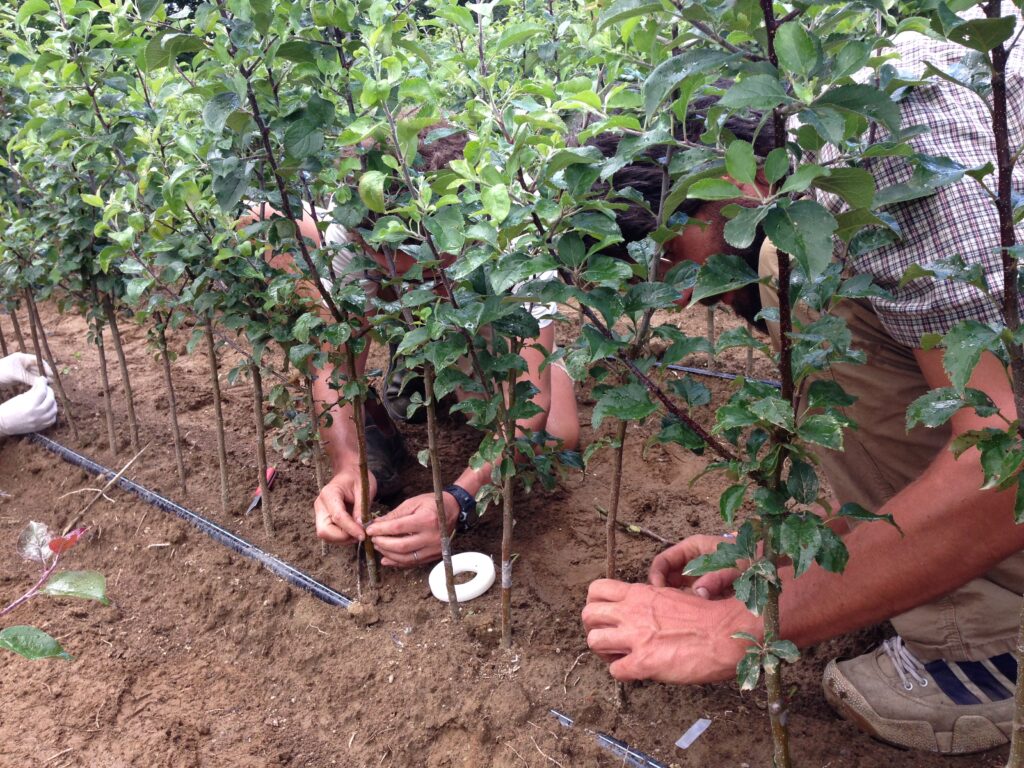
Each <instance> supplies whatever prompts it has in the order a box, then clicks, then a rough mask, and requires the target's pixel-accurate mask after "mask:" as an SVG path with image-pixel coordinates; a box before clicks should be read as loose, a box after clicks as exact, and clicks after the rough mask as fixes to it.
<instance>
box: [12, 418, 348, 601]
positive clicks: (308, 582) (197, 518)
mask: <svg viewBox="0 0 1024 768" xmlns="http://www.w3.org/2000/svg"><path fill="white" fill-rule="evenodd" d="M29 437H30V438H31V439H32V440H33V441H35V442H37V443H39V445H41V446H43V447H44V448H46V449H47V450H48V451H52V452H53V453H55V454H57V455H58V456H60V457H61V458H62V459H64V461H66V462H68V463H69V464H74V465H75V466H76V467H80V468H82V469H84V470H85V471H86V472H91V473H92V474H94V475H98V476H100V477H103V478H112V477H114V476H115V475H116V474H117V473H116V472H112V471H111V470H109V469H107V468H106V467H103V466H101V465H99V464H97V463H96V462H94V461H92V460H91V459H87V458H86V457H85V456H82V455H81V454H78V453H75V452H74V451H72V450H71V449H70V448H65V447H64V446H63V445H61V444H60V443H58V442H56V441H54V440H51V439H50V438H48V437H43V436H42V435H40V434H32V435H29ZM117 485H118V486H120V487H121V488H123V489H124V490H126V491H131V492H132V493H134V494H135V495H136V496H138V497H139V498H140V499H142V500H143V501H145V502H146V503H148V504H152V505H153V506H154V507H156V508H157V509H161V510H163V511H164V512H170V513H171V514H172V515H177V516H178V517H180V518H181V519H182V520H184V521H185V522H187V523H191V524H192V525H193V526H195V527H196V528H198V529H199V530H200V531H202V532H203V533H205V534H206V535H207V536H209V537H210V538H211V539H213V540H214V541H216V542H218V543H219V544H223V545H224V546H225V547H227V548H228V549H232V550H234V551H235V552H237V553H238V554H240V555H242V556H243V557H248V558H249V559H251V560H255V561H256V562H257V563H259V564H260V565H262V566H263V567H264V568H266V569H267V570H268V571H270V572H271V573H273V574H274V575H275V576H278V577H280V578H282V579H284V580H285V581H287V582H288V583H289V584H291V585H293V586H296V587H298V588H299V589H304V590H306V591H307V592H309V593H310V594H312V595H313V597H317V598H319V599H321V600H323V601H324V602H325V603H327V604H329V605H337V606H340V607H342V608H348V606H350V605H351V604H352V600H351V599H350V598H348V597H345V595H343V594H341V593H340V592H335V591H334V590H333V589H331V588H330V587H328V586H326V585H324V584H321V583H320V582H319V581H317V580H316V579H314V578H313V577H312V576H310V575H309V574H307V573H303V572H302V571H300V570H298V569H297V568H295V567H293V566H291V565H289V564H288V563H286V562H284V560H279V559H278V558H276V557H274V556H273V555H272V554H270V553H269V552H264V551H263V550H262V549H260V548H259V547H257V546H256V545H254V544H250V543H249V542H248V541H246V540H245V539H240V538H239V537H238V536H235V534H233V533H231V532H230V531H227V530H225V529H223V528H221V527H220V526H219V525H217V524H216V523H214V522H213V521H211V520H207V519H206V518H205V517H203V516H202V515H198V514H196V513H195V512H193V511H191V510H189V509H185V507H183V506H181V505H180V504H176V503H175V502H173V501H171V500H170V499H166V498H164V497H163V496H161V495H160V494H158V493H153V491H150V490H148V489H146V488H143V487H142V486H141V485H139V484H138V483H133V482H132V481H131V480H129V479H127V478H125V477H121V478H118V480H117Z"/></svg>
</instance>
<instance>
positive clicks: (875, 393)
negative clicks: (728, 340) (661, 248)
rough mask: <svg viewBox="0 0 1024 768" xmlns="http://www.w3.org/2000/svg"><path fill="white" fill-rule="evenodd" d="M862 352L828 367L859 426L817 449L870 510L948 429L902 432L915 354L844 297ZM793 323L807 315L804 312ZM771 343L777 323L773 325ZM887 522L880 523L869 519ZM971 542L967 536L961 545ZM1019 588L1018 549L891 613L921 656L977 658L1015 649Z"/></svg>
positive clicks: (842, 309) (843, 492) (769, 263)
mask: <svg viewBox="0 0 1024 768" xmlns="http://www.w3.org/2000/svg"><path fill="white" fill-rule="evenodd" d="M760 273H761V276H762V277H764V276H766V275H771V276H772V277H774V278H777V276H778V260H777V256H776V252H775V248H774V246H772V245H771V244H770V243H765V247H764V248H762V249H761V259H760ZM776 282H777V281H773V282H772V284H771V285H764V284H762V285H761V301H762V303H763V304H764V306H776V307H777V306H778V295H777V293H776V291H775V287H774V285H775V284H776ZM834 314H836V315H838V316H840V317H843V318H844V319H845V320H846V323H847V325H848V327H849V329H850V331H851V333H852V334H853V340H854V341H853V343H854V346H855V347H856V348H858V349H861V350H863V351H864V352H865V353H866V355H867V362H866V363H865V364H864V365H849V364H840V365H836V366H834V367H833V368H832V369H831V370H830V372H829V374H828V375H830V376H831V378H832V379H833V380H835V381H836V382H837V383H838V384H839V385H840V386H842V387H843V389H844V390H846V392H847V393H849V394H850V395H854V396H856V397H857V398H858V399H857V402H856V403H855V404H854V405H852V406H851V407H850V408H848V409H846V413H847V415H848V416H849V417H850V418H851V419H852V420H853V422H854V423H855V424H856V425H857V429H848V430H846V433H845V435H844V438H843V441H844V447H845V450H844V451H830V450H827V449H824V448H821V449H817V456H818V458H819V460H820V461H821V465H822V468H823V469H824V471H825V474H826V476H827V477H828V479H829V482H830V483H831V485H832V490H833V492H834V494H835V497H836V499H837V501H839V502H840V503H841V504H842V503H846V502H849V501H855V502H857V503H859V504H861V505H862V506H864V507H866V508H867V509H869V510H877V509H879V508H880V507H881V506H882V505H883V504H885V502H886V501H888V500H889V499H890V498H892V497H893V496H894V495H895V494H896V493H898V492H899V491H900V490H901V489H902V488H903V487H904V486H906V485H908V484H909V483H910V482H911V481H913V480H915V479H916V478H917V477H919V476H920V475H921V474H922V473H923V472H924V470H925V468H926V467H927V466H928V465H929V464H930V463H931V461H932V459H933V457H934V456H935V455H936V453H938V452H939V451H941V450H945V446H946V443H947V441H948V440H949V437H950V433H949V429H948V427H946V428H943V429H927V428H925V427H917V428H915V429H913V430H911V431H910V432H907V430H906V409H907V406H908V405H909V404H910V403H911V402H912V401H913V400H915V399H916V398H917V397H919V396H920V395H922V394H924V393H925V392H927V391H928V389H929V386H928V384H927V382H926V381H925V380H924V376H923V375H922V373H921V369H920V368H919V367H918V365H917V361H916V360H915V358H914V353H913V350H911V349H908V348H906V347H904V346H902V345H900V344H898V343H897V342H896V341H894V340H893V339H892V337H891V336H890V335H889V334H888V333H887V332H886V330H885V329H884V328H883V327H882V324H881V323H880V322H879V320H878V317H877V316H876V315H875V312H874V310H873V309H872V308H871V306H870V304H869V303H868V302H867V301H849V300H848V301H844V302H842V303H840V305H839V306H838V307H837V308H836V309H835V310H834ZM796 315H797V320H798V322H799V321H803V322H807V321H808V320H812V319H813V317H810V316H809V315H810V313H809V311H808V310H806V308H805V309H804V310H803V312H801V311H800V310H799V308H798V311H797V312H796ZM770 331H771V335H772V341H773V344H775V346H776V348H777V347H778V329H777V328H774V329H770ZM872 525H884V523H872ZM964 546H970V542H964ZM1022 592H1024V552H1019V553H1017V554H1016V555H1013V556H1012V557H1009V558H1007V559H1006V560H1004V561H1002V562H1001V563H999V564H998V565H997V566H996V567H994V568H993V569H992V570H990V571H989V572H988V573H986V574H985V575H984V576H983V577H981V578H977V579H973V580H972V581H970V582H968V583H967V584H965V585H964V586H962V587H961V588H960V589H957V590H955V591H954V592H951V593H950V594H948V595H946V596H945V597H943V598H940V599H939V600H936V601H934V602H932V603H928V604H927V605H922V606H920V607H918V608H914V609H913V610H910V611H907V612H906V613H903V614H901V615H899V616H896V617H894V618H893V619H892V624H893V626H894V627H895V628H896V631H897V632H899V634H900V635H901V636H902V637H903V639H904V640H905V641H906V642H907V645H908V646H909V647H910V649H911V650H912V651H913V652H914V653H916V654H917V655H918V656H919V657H920V658H921V659H922V660H923V661H930V660H933V659H937V658H944V659H947V660H951V661H965V660H978V659H983V658H987V657H989V656H995V655H998V654H1000V653H1005V652H1007V651H1010V650H1012V649H1013V647H1014V644H1015V639H1016V632H1017V623H1018V619H1019V615H1020V610H1021V594H1022Z"/></svg>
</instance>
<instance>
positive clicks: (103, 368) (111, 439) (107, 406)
mask: <svg viewBox="0 0 1024 768" xmlns="http://www.w3.org/2000/svg"><path fill="white" fill-rule="evenodd" d="M92 332H93V338H94V339H95V340H96V352H97V354H98V355H99V359H100V382H101V383H102V384H103V413H104V415H105V416H106V420H107V442H108V443H109V444H110V453H111V455H113V456H117V430H116V429H115V428H114V405H113V403H112V402H111V396H110V376H109V375H108V373H107V351H106V349H105V348H104V346H103V325H102V323H100V320H99V318H94V319H93V331H92Z"/></svg>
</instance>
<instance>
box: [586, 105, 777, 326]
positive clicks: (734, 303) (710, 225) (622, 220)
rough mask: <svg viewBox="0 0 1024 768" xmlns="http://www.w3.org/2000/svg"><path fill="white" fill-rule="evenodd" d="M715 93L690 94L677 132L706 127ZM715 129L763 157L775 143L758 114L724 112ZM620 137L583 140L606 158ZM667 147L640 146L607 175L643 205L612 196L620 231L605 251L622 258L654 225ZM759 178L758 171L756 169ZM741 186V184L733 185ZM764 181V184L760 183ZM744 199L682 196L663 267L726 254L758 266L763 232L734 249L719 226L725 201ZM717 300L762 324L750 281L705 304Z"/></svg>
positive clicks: (689, 133) (695, 136) (690, 136)
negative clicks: (631, 191) (676, 230)
mask: <svg viewBox="0 0 1024 768" xmlns="http://www.w3.org/2000/svg"><path fill="white" fill-rule="evenodd" d="M717 100H718V97H716V96H704V97H701V98H698V99H694V100H693V102H691V104H690V108H689V111H688V113H687V120H686V126H685V130H684V129H682V128H680V129H679V131H678V136H679V137H680V138H683V137H685V138H686V139H687V140H689V141H694V142H695V141H698V140H699V137H700V135H701V134H702V133H704V132H705V129H706V120H707V118H708V110H709V109H710V108H711V107H712V106H714V104H715V102H717ZM720 131H722V132H728V133H730V134H732V136H734V137H735V138H737V139H742V140H744V141H748V142H750V144H751V145H752V146H753V148H754V154H755V155H756V156H757V157H758V158H761V159H763V158H764V157H765V156H766V155H767V154H768V153H769V152H770V151H771V150H772V148H773V147H774V146H775V141H774V136H773V134H772V128H771V121H762V120H761V116H760V115H758V114H752V115H750V116H749V117H743V116H738V115H733V116H729V117H728V118H727V119H726V120H725V121H724V122H723V123H722V124H721V126H720ZM620 141H621V137H620V136H618V135H614V134H602V135H599V136H596V137H594V138H593V139H592V140H591V141H589V142H588V144H590V145H592V146H596V147H597V148H598V149H600V150H601V152H602V153H603V154H604V155H605V156H606V157H611V156H612V155H614V154H615V153H616V151H617V150H618V146H619V142H620ZM666 151H667V148H666V147H665V146H664V145H659V146H654V147H651V148H649V149H647V150H645V151H644V152H643V153H642V154H641V155H640V156H639V157H637V158H636V159H635V160H634V161H633V162H632V163H630V164H629V165H627V166H625V167H624V168H622V169H621V170H619V171H617V172H616V173H615V174H613V175H612V179H611V186H612V188H613V189H617V190H621V189H625V188H626V187H632V188H633V189H635V190H636V191H637V192H639V193H640V194H641V195H642V196H643V198H644V200H645V201H646V203H647V207H646V208H645V207H644V206H642V205H639V204H637V203H635V202H633V201H630V200H629V199H628V198H618V199H616V202H618V203H624V204H625V207H624V208H623V209H621V210H618V211H617V212H616V221H617V223H618V225H619V229H620V230H621V232H622V237H623V241H624V242H622V243H619V244H618V245H615V246H612V247H610V248H608V249H606V250H605V253H607V254H608V255H610V256H613V257H617V258H626V257H627V253H628V252H627V245H628V244H629V243H631V242H635V241H638V240H642V239H644V238H645V237H647V236H648V235H650V234H651V233H652V232H653V231H654V230H655V228H656V227H657V211H658V210H659V208H660V206H661V196H662V189H663V178H664V174H663V167H664V162H665V160H666ZM758 176H759V178H760V177H761V174H760V172H759V173H758ZM737 186H739V187H740V188H741V189H743V185H740V184H738V185H737ZM765 186H767V185H765ZM752 204H753V203H751V202H750V201H747V200H744V199H736V200H718V201H704V200H684V201H683V203H682V205H680V206H679V208H677V209H676V211H675V214H674V217H675V218H676V219H679V218H680V217H685V223H684V224H683V226H682V229H681V230H680V232H679V234H678V235H677V236H676V237H674V238H673V239H671V240H669V241H668V242H667V243H665V246H664V258H665V259H666V262H665V263H666V264H667V266H669V267H670V266H672V265H674V264H678V263H679V262H681V261H692V262H694V263H696V264H704V262H706V261H707V260H708V259H709V258H710V257H711V256H713V255H715V254H731V255H736V256H739V257H740V258H742V259H743V260H744V261H745V262H746V263H747V264H748V265H749V266H750V267H751V268H752V269H753V270H754V271H757V268H758V256H759V253H760V250H761V245H762V244H763V242H764V239H765V237H764V233H763V232H762V231H761V229H760V228H758V232H757V235H756V237H755V238H754V241H753V242H752V243H751V244H750V245H749V246H748V247H746V248H735V247H733V246H731V245H729V244H728V243H727V242H726V241H725V234H724V231H725V225H726V223H727V222H728V218H727V217H726V216H725V214H724V213H723V211H724V210H725V209H726V208H727V207H728V206H730V205H747V206H749V205H752ZM717 301H720V302H722V303H723V304H727V305H729V306H731V307H732V308H733V310H734V311H735V312H736V313H737V314H738V315H740V316H741V317H743V318H744V319H746V320H748V321H749V322H751V323H753V324H754V325H756V326H758V327H760V328H762V329H763V328H764V323H763V321H760V320H755V319H754V318H755V316H756V315H757V313H758V312H759V311H760V310H761V299H760V294H759V291H758V286H757V285H756V284H755V285H751V286H747V287H746V288H741V289H739V290H737V291H731V292H729V293H726V294H723V295H722V296H717V297H714V298H712V299H708V300H706V301H705V302H704V303H707V304H711V303H714V302H717Z"/></svg>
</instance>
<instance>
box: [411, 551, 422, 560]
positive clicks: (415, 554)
mask: <svg viewBox="0 0 1024 768" xmlns="http://www.w3.org/2000/svg"><path fill="white" fill-rule="evenodd" d="M412 559H413V560H415V561H416V562H417V563H418V562H419V561H420V553H419V550H413V553H412Z"/></svg>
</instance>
